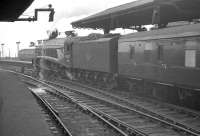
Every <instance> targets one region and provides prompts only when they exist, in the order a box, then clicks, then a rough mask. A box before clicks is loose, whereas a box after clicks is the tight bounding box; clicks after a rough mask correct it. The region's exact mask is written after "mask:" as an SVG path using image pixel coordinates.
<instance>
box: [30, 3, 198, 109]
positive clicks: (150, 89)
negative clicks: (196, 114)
mask: <svg viewBox="0 0 200 136" xmlns="http://www.w3.org/2000/svg"><path fill="white" fill-rule="evenodd" d="M142 1H145V0H142ZM152 1H154V0H151V2H152ZM160 1H162V0H160ZM173 1H175V4H176V2H177V3H178V4H180V3H181V1H184V0H171V1H170V2H172V3H170V4H171V5H172V4H174V3H173ZM151 2H150V4H149V3H148V5H150V6H151V4H152V3H151ZM192 2H195V0H193V1H192ZM196 2H198V1H196ZM145 4H146V3H145ZM164 4H166V3H165V2H164ZM170 4H169V3H168V4H166V5H167V6H169V5H170ZM192 4H194V3H192ZM192 4H191V3H190V5H189V4H188V5H189V6H191V5H192ZM133 5H134V4H133ZM136 5H139V4H138V3H136ZM171 5H170V6H171ZM194 5H195V4H194ZM176 6H177V5H176ZM122 7H123V9H124V7H125V6H122ZM139 7H141V5H139ZM153 7H154V6H153ZM160 7H163V10H164V9H166V11H168V10H167V8H166V7H165V6H163V5H162V6H160ZM172 7H173V8H174V7H175V6H174V5H173V6H172ZM151 8H152V7H151ZM190 8H191V7H190ZM117 9H120V7H117ZM142 10H149V9H148V8H144V9H142ZM106 11H107V10H106ZM108 11H109V13H111V11H115V10H114V9H111V10H108ZM138 11H139V10H136V11H135V12H138ZM196 11H198V9H197V10H195V15H194V16H191V17H199V18H200V16H199V14H197V13H196ZM139 12H140V11H139ZM152 12H153V13H154V10H152ZM120 13H121V12H120ZM128 13H129V12H128ZM142 13H144V14H146V13H147V12H145V11H144V12H142ZM161 13H162V12H161ZM170 13H171V12H170ZM188 13H190V14H184V16H183V15H181V16H180V18H179V16H178V17H176V18H173V19H172V21H176V20H177V21H180V20H181V19H184V20H185V19H186V18H188V16H190V15H191V12H188ZM97 15H98V14H97ZM97 15H96V16H97ZM99 15H101V16H102V13H100V14H99ZM142 15H143V14H142ZM164 15H166V14H164ZM96 16H91V19H93V18H92V17H94V18H95V17H96ZM129 16H130V15H127V17H128V18H129ZM133 16H134V17H136V16H135V14H134V15H133ZM123 17H124V16H123ZM167 17H169V18H170V16H167ZM89 18H90V17H89ZM89 18H86V20H84V19H83V20H81V21H80V22H81V23H80V22H77V24H76V23H74V25H77V26H78V25H79V26H80V27H82V26H86V27H88V26H89V24H90V23H91V28H92V27H97V28H98V27H99V26H100V25H102V22H101V20H99V21H97V23H96V24H95V22H92V21H91V22H90V20H89ZM120 18H121V17H119V19H120ZM125 18H126V17H125ZM136 18H138V17H136ZM103 19H104V18H103ZM126 19H127V18H126ZM155 20H156V19H155ZM93 21H96V20H93ZM131 21H134V20H131ZM140 21H142V20H140ZM165 21H166V20H165ZM82 22H83V23H82ZM99 22H100V23H99ZM160 22H161V24H158V27H159V28H160V29H155V30H150V31H142V32H136V33H132V34H128V35H123V36H119V35H118V36H116V35H109V34H106V35H102V36H95V35H94V37H92V38H91V37H90V38H88V37H68V38H66V39H65V42H64V46H63V48H64V55H63V59H58V58H56V59H55V58H51V57H45V54H44V56H40V57H37V58H36V59H35V61H34V62H35V63H34V65H35V68H36V69H37V70H36V71H38V72H40V71H41V69H43V72H44V74H46V75H47V76H49V75H52V73H53V75H54V76H55V75H61V76H65V77H68V78H70V79H72V80H84V81H87V82H92V83H95V84H98V85H99V84H100V85H101V86H104V87H107V88H113V87H119V88H123V89H124V90H129V91H131V92H133V93H137V94H141V95H145V96H150V97H154V98H158V99H162V100H164V101H170V102H174V103H177V102H180V103H183V104H188V105H189V106H190V107H192V106H194V107H197V106H199V105H200V100H199V97H200V82H199V81H200V74H199V73H200V53H199V49H200V24H199V23H195V22H188V23H185V24H182V25H175V26H167V24H166V23H165V22H164V23H163V22H162V20H161V21H160ZM84 23H86V24H84ZM87 23H88V24H87ZM118 23H119V24H118V25H122V24H123V23H124V22H119V20H118ZM120 23H122V24H120ZM133 23H134V22H133ZM137 23H138V22H137ZM72 24H73V23H72ZM126 25H129V24H126ZM103 27H104V26H103ZM104 28H105V29H106V30H104V32H108V31H109V30H108V29H107V27H104ZM135 29H136V30H139V31H140V30H144V29H141V26H137V25H135ZM49 41H51V40H49ZM47 56H48V55H47ZM61 60H62V61H61ZM41 62H42V63H41ZM42 65H45V66H42ZM44 69H45V70H44ZM52 71H54V72H52Z"/></svg>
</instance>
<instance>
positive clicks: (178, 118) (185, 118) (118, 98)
mask: <svg viewBox="0 0 200 136" xmlns="http://www.w3.org/2000/svg"><path fill="white" fill-rule="evenodd" d="M58 82H59V83H63V85H64V84H67V85H68V86H71V87H72V88H74V87H75V88H76V89H79V90H83V88H86V89H84V92H83V93H87V94H94V95H96V96H99V97H104V98H105V99H110V100H112V101H114V102H117V103H120V104H123V105H125V106H128V107H129V108H134V109H137V110H141V111H143V112H145V113H149V114H151V115H153V116H156V117H158V118H160V119H163V120H166V121H167V122H170V123H173V124H175V125H178V126H180V127H183V128H185V129H188V130H191V131H193V132H195V133H197V134H200V113H199V112H197V111H194V110H190V109H188V108H183V107H179V106H175V105H172V104H168V103H164V102H160V101H156V100H152V99H148V98H144V97H137V96H130V94H127V95H124V94H125V92H124V93H121V91H117V90H114V91H103V90H100V89H97V88H94V87H91V86H88V85H84V84H80V83H77V82H71V81H66V80H59V81H58ZM73 84H74V85H73ZM114 94H115V95H114Z"/></svg>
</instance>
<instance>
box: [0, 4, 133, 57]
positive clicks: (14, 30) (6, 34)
mask: <svg viewBox="0 0 200 136" xmlns="http://www.w3.org/2000/svg"><path fill="white" fill-rule="evenodd" d="M132 1H134V0H35V1H34V2H33V3H32V5H31V6H30V7H29V8H28V9H27V10H26V11H25V12H24V13H23V14H24V15H26V16H23V17H27V15H28V16H33V15H34V9H35V8H46V7H48V4H52V6H53V8H54V9H55V15H54V22H48V16H49V13H40V14H39V19H38V20H39V21H36V22H0V30H1V31H0V37H1V38H0V44H2V43H4V44H5V46H4V56H8V49H10V50H11V55H12V56H15V54H16V52H17V46H16V42H17V41H20V42H21V44H20V49H22V48H28V46H29V43H30V42H31V41H36V40H39V39H45V38H47V37H48V36H47V33H46V31H47V30H53V29H54V28H57V29H58V30H59V31H61V32H64V31H66V30H72V27H71V25H70V23H71V22H72V21H76V20H78V19H81V18H84V17H86V16H89V15H91V14H94V13H97V12H100V11H102V10H105V9H107V8H110V7H114V6H117V5H121V4H124V3H128V2H132ZM76 32H78V34H79V35H87V34H89V33H91V32H95V31H91V30H88V29H81V30H76ZM98 32H99V31H98ZM0 51H1V50H0Z"/></svg>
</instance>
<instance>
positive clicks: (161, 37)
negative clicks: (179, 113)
mask: <svg viewBox="0 0 200 136" xmlns="http://www.w3.org/2000/svg"><path fill="white" fill-rule="evenodd" d="M118 46H119V49H118V64H119V75H120V80H119V81H120V83H119V84H121V85H123V86H125V87H126V88H127V89H129V90H140V91H139V93H144V94H146V95H151V96H153V97H156V98H162V99H163V98H164V99H166V100H169V99H172V100H174V101H176V100H181V99H191V98H193V101H194V98H196V101H197V99H198V98H199V96H200V95H199V93H198V91H199V88H200V84H199V83H200V75H199V73H200V54H199V53H200V24H188V25H182V26H176V27H169V28H164V29H159V30H152V31H148V32H140V33H133V34H130V35H126V36H122V37H121V38H120V40H119V45H118ZM141 87H142V89H141ZM139 88H140V89H139ZM143 90H145V91H143ZM172 96H173V97H172Z"/></svg>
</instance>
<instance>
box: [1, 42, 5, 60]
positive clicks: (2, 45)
mask: <svg viewBox="0 0 200 136" xmlns="http://www.w3.org/2000/svg"><path fill="white" fill-rule="evenodd" d="M4 45H5V44H4V43H2V44H1V57H2V58H3V57H4V54H3V47H4Z"/></svg>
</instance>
